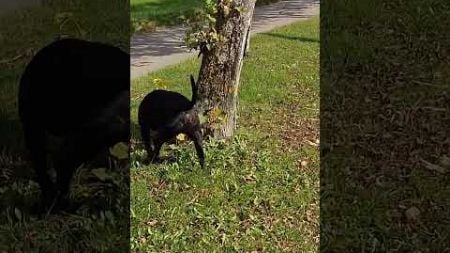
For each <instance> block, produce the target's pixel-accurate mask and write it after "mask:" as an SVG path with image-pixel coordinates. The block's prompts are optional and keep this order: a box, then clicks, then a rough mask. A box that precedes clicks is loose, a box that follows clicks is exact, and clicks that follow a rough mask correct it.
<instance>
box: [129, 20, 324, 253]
mask: <svg viewBox="0 0 450 253" xmlns="http://www.w3.org/2000/svg"><path fill="white" fill-rule="evenodd" d="M198 68H199V61H198V60H197V59H190V60H187V61H186V62H183V63H181V64H178V65H175V66H171V67H169V68H165V69H163V70H161V71H158V72H155V73H152V74H150V75H148V76H145V77H142V78H140V79H137V80H134V81H133V82H132V102H131V106H132V108H131V110H132V120H133V122H134V128H133V129H132V138H133V141H134V142H135V145H134V148H133V151H132V168H131V184H132V190H131V194H132V196H131V214H132V217H131V222H132V224H131V225H132V228H131V236H132V239H131V247H132V249H133V252H317V250H318V245H319V237H318V235H319V152H318V147H317V144H318V142H317V141H318V138H319V136H318V132H319V18H313V19H310V20H308V21H304V22H299V23H295V24H292V25H289V26H286V27H283V28H279V29H276V30H273V31H271V32H268V33H265V34H260V35H257V36H255V37H253V39H252V49H251V55H250V56H249V57H248V58H246V59H245V62H244V67H243V71H242V78H241V90H240V95H239V98H240V103H239V115H240V117H239V120H238V128H237V129H238V130H237V132H236V135H235V137H234V138H233V139H231V140H229V141H217V140H209V141H207V142H206V144H205V146H206V153H207V169H205V170H202V169H201V168H200V166H199V164H198V162H197V158H196V155H195V151H194V148H193V144H192V143H186V144H183V145H180V146H171V147H170V146H169V147H168V146H165V148H164V149H163V153H162V155H163V156H167V155H169V156H170V155H173V156H175V157H176V158H175V161H173V162H165V163H163V164H162V165H149V166H145V165H142V163H141V161H142V160H143V158H144V155H145V154H144V151H143V149H142V145H139V143H138V142H139V133H138V131H137V130H138V127H137V126H136V114H137V107H138V105H139V102H140V101H141V99H142V98H143V97H144V96H145V95H146V94H147V93H148V92H150V91H151V90H153V89H155V88H156V87H161V86H165V87H166V88H167V89H169V90H175V91H179V92H181V93H183V94H185V95H186V96H187V97H190V86H189V74H191V73H192V74H195V75H196V74H197V73H198ZM157 79H160V80H162V85H161V81H158V80H157ZM155 81H156V82H155ZM155 83H158V86H157V85H156V84H155Z"/></svg>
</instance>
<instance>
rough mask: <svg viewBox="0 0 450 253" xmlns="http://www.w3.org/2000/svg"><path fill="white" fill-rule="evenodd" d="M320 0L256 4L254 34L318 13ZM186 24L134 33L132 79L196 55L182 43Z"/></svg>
mask: <svg viewBox="0 0 450 253" xmlns="http://www.w3.org/2000/svg"><path fill="white" fill-rule="evenodd" d="M319 5H320V4H319V1H318V0H283V1H281V2H278V3H275V4H271V5H268V6H262V7H257V8H256V9H255V14H254V17H253V24H252V34H255V33H260V32H266V31H269V30H272V29H273V28H275V27H279V26H283V25H287V24H290V23H292V22H295V21H298V20H301V19H307V18H309V17H311V16H314V15H317V14H318V13H319ZM185 31H186V28H184V27H181V26H178V27H170V28H161V29H159V30H158V31H156V32H152V33H146V34H138V35H134V36H133V37H132V39H131V79H134V78H137V77H140V76H143V75H145V74H147V73H149V72H153V71H156V70H158V69H161V68H164V67H166V66H168V65H172V64H176V63H179V62H181V61H182V60H184V59H186V58H188V57H190V56H194V55H196V54H197V53H196V52H195V51H192V52H189V51H188V49H187V48H186V47H185V46H182V44H183V36H184V34H185Z"/></svg>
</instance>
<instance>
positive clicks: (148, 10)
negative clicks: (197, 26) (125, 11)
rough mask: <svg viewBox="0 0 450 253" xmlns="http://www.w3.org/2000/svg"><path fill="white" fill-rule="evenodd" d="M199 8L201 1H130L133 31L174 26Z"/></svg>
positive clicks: (201, 5)
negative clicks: (156, 26)
mask: <svg viewBox="0 0 450 253" xmlns="http://www.w3.org/2000/svg"><path fill="white" fill-rule="evenodd" d="M201 8H203V0H189V1H185V0H131V21H132V25H133V27H134V29H135V30H145V29H149V28H152V27H154V26H155V25H174V24H179V23H181V22H182V21H183V18H187V17H190V16H192V15H193V14H194V13H195V10H196V9H201Z"/></svg>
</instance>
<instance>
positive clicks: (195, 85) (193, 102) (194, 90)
mask: <svg viewBox="0 0 450 253" xmlns="http://www.w3.org/2000/svg"><path fill="white" fill-rule="evenodd" d="M191 87H192V99H191V104H192V106H194V105H195V103H197V91H198V87H197V84H196V83H195V80H194V77H193V76H192V75H191Z"/></svg>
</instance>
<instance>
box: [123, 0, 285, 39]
mask: <svg viewBox="0 0 450 253" xmlns="http://www.w3.org/2000/svg"><path fill="white" fill-rule="evenodd" d="M277 1H279V0H259V1H257V5H264V4H269V3H273V2H277ZM204 3H205V0H187V1H186V0H131V22H132V27H133V30H134V31H152V30H153V29H154V28H155V27H156V26H161V25H175V24H180V23H182V22H183V20H185V19H186V18H189V17H192V16H193V15H194V14H195V13H196V11H198V10H200V9H202V8H203V6H204Z"/></svg>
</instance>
